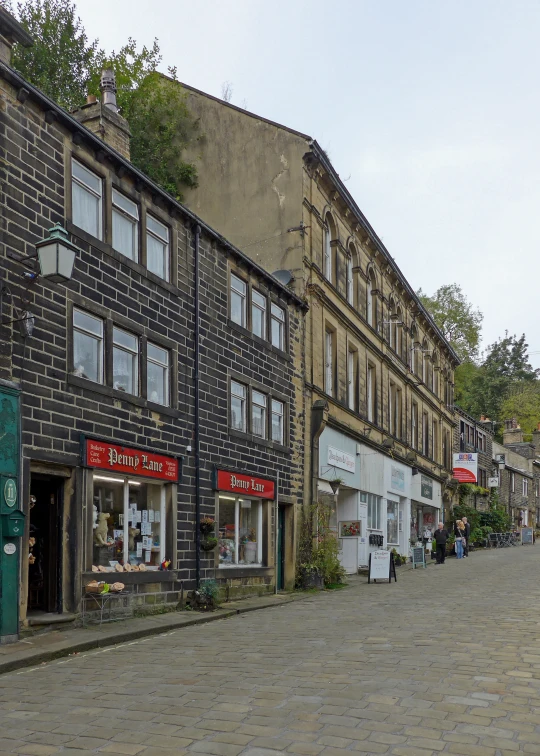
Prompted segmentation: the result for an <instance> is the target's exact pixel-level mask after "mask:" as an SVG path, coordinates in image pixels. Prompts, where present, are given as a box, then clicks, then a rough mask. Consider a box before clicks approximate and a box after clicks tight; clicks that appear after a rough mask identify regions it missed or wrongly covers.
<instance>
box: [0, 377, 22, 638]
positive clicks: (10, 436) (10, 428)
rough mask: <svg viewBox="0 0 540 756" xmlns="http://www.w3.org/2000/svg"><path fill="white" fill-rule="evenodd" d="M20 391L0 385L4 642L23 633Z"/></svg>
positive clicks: (0, 621)
mask: <svg viewBox="0 0 540 756" xmlns="http://www.w3.org/2000/svg"><path fill="white" fill-rule="evenodd" d="M19 454H20V443H19V392H18V391H17V390H16V389H10V388H7V387H4V386H0V643H2V642H4V643H6V642H8V641H13V640H17V638H18V633H19V554H20V543H21V538H20V536H21V535H22V532H19V531H20V530H21V529H20V528H19V529H17V531H16V532H15V529H14V527H13V523H12V520H13V513H14V512H16V511H17V510H18V509H19V508H20V507H21V499H20V496H21V494H20V478H19Z"/></svg>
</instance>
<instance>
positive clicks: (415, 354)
mask: <svg viewBox="0 0 540 756" xmlns="http://www.w3.org/2000/svg"><path fill="white" fill-rule="evenodd" d="M410 352H411V359H410V367H411V369H412V371H413V373H415V374H416V375H417V376H418V377H419V378H421V377H422V372H421V359H420V358H421V344H420V342H419V341H418V331H417V330H416V326H415V325H412V326H411V349H410Z"/></svg>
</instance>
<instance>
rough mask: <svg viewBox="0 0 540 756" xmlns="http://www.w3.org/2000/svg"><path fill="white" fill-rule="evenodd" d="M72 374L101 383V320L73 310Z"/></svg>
mask: <svg viewBox="0 0 540 756" xmlns="http://www.w3.org/2000/svg"><path fill="white" fill-rule="evenodd" d="M73 374H74V375H76V376H78V377H79V378H88V380H90V381H94V382H95V383H103V320H101V318H96V317H94V316H93V315H89V314H88V313H87V312H84V311H83V310H79V309H77V308H74V309H73Z"/></svg>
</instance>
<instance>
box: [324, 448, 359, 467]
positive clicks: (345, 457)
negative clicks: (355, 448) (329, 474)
mask: <svg viewBox="0 0 540 756" xmlns="http://www.w3.org/2000/svg"><path fill="white" fill-rule="evenodd" d="M328 464H329V465H331V466H332V467H339V468H340V469H341V470H346V471H347V472H350V473H354V471H355V469H356V459H355V458H354V457H353V455H352V454H347V452H344V451H341V450H340V449H335V448H334V447H333V446H329V447H328Z"/></svg>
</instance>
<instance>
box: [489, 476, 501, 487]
mask: <svg viewBox="0 0 540 756" xmlns="http://www.w3.org/2000/svg"><path fill="white" fill-rule="evenodd" d="M498 487H499V479H498V478H495V477H493V478H488V488H498Z"/></svg>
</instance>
